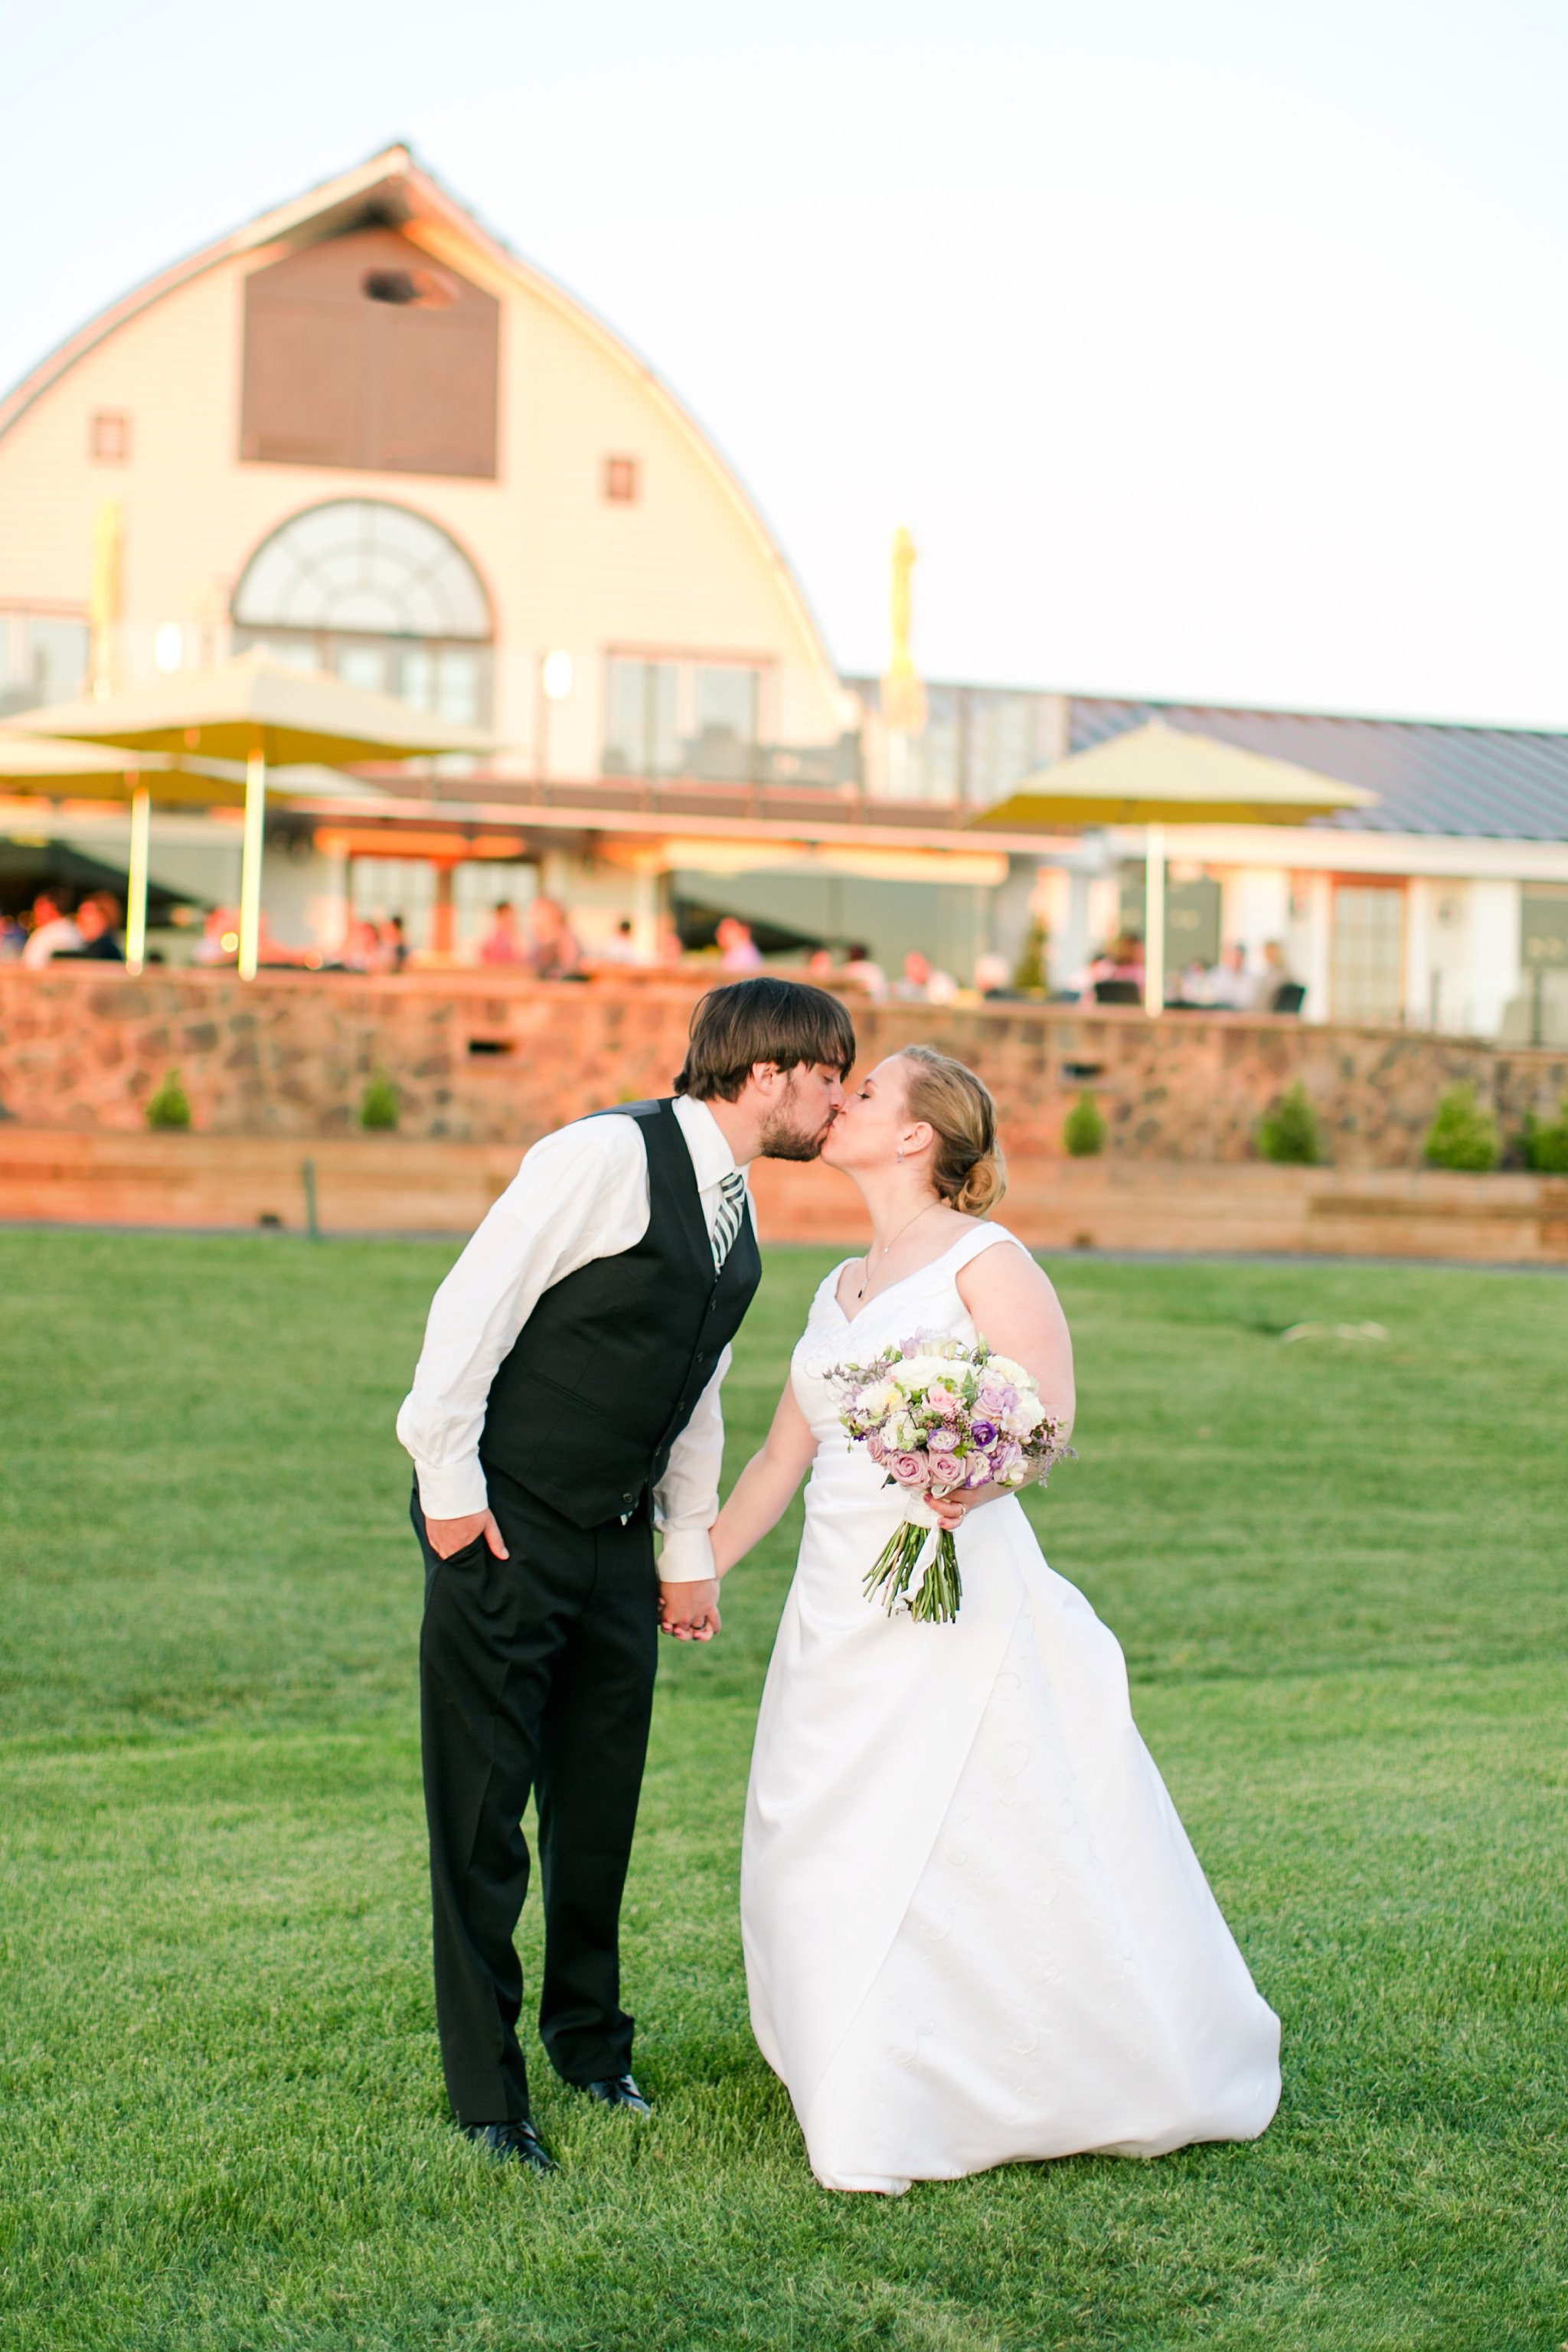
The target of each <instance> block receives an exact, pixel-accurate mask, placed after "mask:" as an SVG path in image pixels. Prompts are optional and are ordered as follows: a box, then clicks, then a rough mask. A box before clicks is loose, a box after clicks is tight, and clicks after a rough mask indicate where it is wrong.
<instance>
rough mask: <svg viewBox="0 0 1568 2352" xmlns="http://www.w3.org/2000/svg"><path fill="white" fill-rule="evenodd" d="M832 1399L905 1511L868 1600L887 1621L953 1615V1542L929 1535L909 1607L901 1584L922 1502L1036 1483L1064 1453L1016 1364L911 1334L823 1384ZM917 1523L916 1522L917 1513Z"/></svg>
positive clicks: (917, 1534)
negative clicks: (879, 1603)
mask: <svg viewBox="0 0 1568 2352" xmlns="http://www.w3.org/2000/svg"><path fill="white" fill-rule="evenodd" d="M827 1377H828V1380H829V1381H830V1383H831V1384H832V1385H833V1386H834V1387H835V1388H837V1391H838V1394H839V1398H840V1403H839V1409H838V1418H839V1420H840V1421H841V1422H842V1423H843V1424H844V1427H845V1429H846V1430H847V1432H848V1434H849V1439H850V1443H851V1444H856V1445H863V1446H864V1447H865V1448H866V1451H867V1453H868V1454H869V1455H870V1457H871V1459H872V1461H873V1462H877V1463H879V1464H881V1465H882V1467H883V1468H884V1469H885V1470H886V1472H887V1477H886V1479H885V1480H884V1482H883V1483H884V1484H885V1485H886V1486H898V1487H900V1489H901V1490H902V1492H903V1495H904V1497H905V1501H906V1504H907V1506H908V1508H907V1511H906V1516H905V1517H904V1519H903V1521H902V1524H901V1525H900V1527H899V1528H897V1529H896V1530H895V1532H894V1533H893V1534H892V1535H890V1536H889V1538H888V1540H887V1542H886V1544H885V1545H884V1546H883V1548H882V1550H881V1553H880V1556H879V1559H877V1561H876V1562H875V1564H874V1566H873V1567H872V1568H870V1569H869V1570H868V1572H867V1576H866V1597H867V1599H868V1600H869V1599H870V1598H871V1596H872V1594H873V1593H875V1592H881V1593H882V1594H883V1595H884V1601H885V1605H886V1607H887V1611H888V1613H889V1616H891V1615H892V1613H893V1612H894V1611H895V1610H896V1609H897V1608H898V1607H899V1606H900V1602H902V1603H903V1604H904V1605H905V1606H906V1607H907V1608H908V1610H909V1612H910V1616H911V1617H915V1618H918V1619H920V1620H921V1622H924V1623H926V1624H931V1625H940V1624H944V1623H949V1622H952V1619H953V1618H954V1617H956V1616H957V1614H958V1604H959V1602H960V1601H962V1600H963V1583H962V1580H960V1577H959V1573H958V1549H957V1547H956V1545H955V1544H954V1542H953V1540H952V1531H951V1530H950V1529H949V1528H940V1529H939V1530H938V1531H937V1539H936V1550H935V1554H934V1556H933V1557H932V1559H931V1561H930V1562H929V1564H928V1565H927V1567H926V1570H925V1573H924V1575H923V1576H922V1577H921V1581H920V1584H919V1586H918V1587H917V1588H916V1590H915V1591H914V1592H913V1594H912V1595H910V1598H909V1599H908V1601H905V1595H906V1594H907V1593H909V1588H910V1580H911V1579H912V1577H913V1575H914V1572H915V1570H916V1569H917V1568H918V1567H919V1566H920V1564H921V1557H922V1555H923V1553H924V1551H925V1549H926V1538H928V1536H929V1535H930V1534H931V1516H930V1514H929V1512H927V1511H925V1510H924V1508H923V1506H924V1503H925V1500H926V1498H927V1497H928V1496H943V1495H955V1494H957V1493H959V1492H960V1490H961V1489H963V1487H966V1486H990V1485H991V1484H993V1482H995V1483H997V1484H999V1485H1001V1486H1026V1485H1027V1484H1028V1483H1029V1482H1030V1481H1031V1480H1038V1481H1040V1482H1041V1483H1043V1482H1044V1480H1045V1478H1046V1475H1047V1472H1048V1471H1049V1470H1050V1468H1051V1466H1052V1465H1053V1464H1054V1463H1057V1462H1060V1461H1062V1460H1064V1459H1066V1458H1067V1457H1068V1455H1070V1454H1071V1452H1072V1448H1071V1447H1070V1446H1069V1445H1064V1444H1062V1441H1061V1423H1059V1422H1057V1421H1053V1420H1052V1419H1051V1416H1050V1415H1049V1413H1047V1411H1046V1409H1045V1407H1044V1405H1043V1404H1042V1403H1041V1402H1040V1396H1039V1391H1038V1390H1037V1388H1036V1386H1035V1383H1034V1381H1032V1380H1031V1379H1030V1377H1029V1375H1028V1373H1027V1372H1026V1370H1025V1369H1024V1367H1023V1365H1022V1364H1018V1363H1015V1362H1014V1360H1013V1359H1012V1357H1011V1356H998V1355H994V1354H993V1352H992V1350H991V1349H989V1348H988V1347H987V1346H986V1344H985V1342H984V1339H976V1340H975V1341H974V1343H973V1346H968V1345H966V1344H965V1342H964V1341H963V1340H962V1339H924V1338H922V1337H921V1336H919V1335H918V1334H917V1336H916V1337H915V1338H914V1339H905V1340H903V1341H902V1342H900V1345H899V1346H897V1347H894V1348H889V1349H886V1350H884V1352H883V1353H882V1354H881V1355H880V1356H879V1357H878V1358H877V1359H876V1360H875V1361H874V1362H872V1363H869V1364H841V1365H840V1366H838V1368H837V1370H834V1371H832V1372H830V1373H829V1374H828V1376H827ZM917 1510H918V1511H919V1512H920V1516H919V1517H916V1516H915V1513H916V1511H917Z"/></svg>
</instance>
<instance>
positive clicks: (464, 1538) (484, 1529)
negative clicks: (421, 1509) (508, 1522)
mask: <svg viewBox="0 0 1568 2352" xmlns="http://www.w3.org/2000/svg"><path fill="white" fill-rule="evenodd" d="M425 1533H426V1537H427V1538H429V1543H430V1549H431V1550H432V1551H433V1552H434V1553H435V1555H436V1557H437V1559H451V1557H452V1554H453V1553H454V1552H457V1551H461V1550H462V1549H463V1548H464V1546H465V1545H466V1544H471V1543H475V1542H477V1541H478V1539H479V1537H480V1536H483V1538H484V1539H485V1541H486V1543H488V1544H489V1548H490V1549H491V1551H493V1552H494V1554H495V1556H496V1558H497V1559H510V1558H511V1554H510V1552H509V1551H508V1549H507V1548H506V1546H505V1544H504V1543H503V1542H502V1541H501V1532H500V1528H498V1527H497V1525H496V1515H495V1513H494V1512H493V1511H469V1512H468V1513H467V1514H466V1515H465V1517H462V1518H460V1519H433V1518H431V1517H430V1516H429V1514H428V1513H426V1518H425Z"/></svg>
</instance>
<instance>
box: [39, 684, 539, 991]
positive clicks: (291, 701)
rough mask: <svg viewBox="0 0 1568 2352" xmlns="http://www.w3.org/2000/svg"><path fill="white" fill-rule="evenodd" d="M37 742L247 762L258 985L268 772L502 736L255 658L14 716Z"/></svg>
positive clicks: (468, 747)
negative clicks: (50, 739)
mask: <svg viewBox="0 0 1568 2352" xmlns="http://www.w3.org/2000/svg"><path fill="white" fill-rule="evenodd" d="M16 726H17V727H18V728H25V729H26V730H27V732H28V733H30V734H33V735H50V736H63V737H66V738H67V739H68V740H71V741H74V742H87V743H104V744H106V743H113V744H117V745H119V746H120V747H121V749H123V750H126V751H138V752H140V751H149V752H162V753H164V754H166V755H169V756H171V757H173V758H174V759H179V758H180V757H182V756H185V757H189V758H195V759H202V760H234V761H241V760H242V761H244V762H245V836H244V850H243V857H242V863H241V866H240V888H239V971H240V977H241V979H243V980H254V978H255V977H256V965H257V953H258V947H259V943H260V936H261V848H262V839H263V834H264V830H265V824H266V814H267V790H268V782H267V771H268V766H272V767H298V766H305V765H310V766H313V767H326V768H346V767H353V765H354V764H355V763H356V762H357V761H363V760H407V759H416V758H420V757H426V758H428V757H432V756H434V755H436V754H437V753H440V752H444V751H465V752H470V753H475V754H479V753H483V752H486V751H492V750H493V749H494V748H495V746H494V739H493V737H491V736H489V735H488V734H486V733H485V732H484V731H483V730H482V729H480V728H478V727H460V726H455V725H452V724H449V723H444V722H443V721H442V720H440V719H433V718H431V717H429V716H428V715H427V714H426V713H423V712H420V711H417V710H410V709H409V708H408V706H407V705H406V703H402V702H398V701H395V699H394V698H393V697H392V696H391V695H388V694H366V693H363V692H362V691H361V689H360V688H357V687H352V686H343V685H342V684H340V682H339V681H338V679H336V678H335V677H328V676H327V675H326V673H325V672H324V671H315V670H298V669H291V668H290V667H289V666H288V665H287V664H286V663H283V662H279V661H277V660H275V659H273V658H272V657H271V656H268V655H267V654H264V653H260V652H257V653H248V654H241V655H239V656H237V659H235V660H233V661H228V662H225V663H223V664H222V665H221V666H220V667H218V668H216V669H211V670H199V671H192V672H189V673H182V674H179V675H176V676H175V677H168V678H161V679H160V680H159V681H158V683H157V684H156V685H155V686H144V687H133V688H130V689H129V691H127V692H126V693H124V694H112V695H106V696H104V697H102V698H96V697H93V698H84V699H83V700H81V701H79V702H68V703H59V704H57V705H56V706H54V707H53V708H52V709H44V710H25V711H20V712H18V713H17V717H16ZM203 781H204V782H205V779H204V780H203Z"/></svg>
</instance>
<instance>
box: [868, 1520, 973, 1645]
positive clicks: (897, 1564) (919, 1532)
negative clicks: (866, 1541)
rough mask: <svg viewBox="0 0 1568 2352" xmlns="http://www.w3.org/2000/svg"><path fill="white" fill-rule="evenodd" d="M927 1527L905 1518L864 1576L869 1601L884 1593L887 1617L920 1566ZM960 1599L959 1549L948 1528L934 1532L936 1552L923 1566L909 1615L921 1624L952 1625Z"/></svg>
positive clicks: (911, 1601) (901, 1597)
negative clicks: (923, 1572)
mask: <svg viewBox="0 0 1568 2352" xmlns="http://www.w3.org/2000/svg"><path fill="white" fill-rule="evenodd" d="M930 1534H931V1529H930V1528H922V1527H916V1526H915V1525H914V1523H913V1522H912V1521H911V1520H909V1519H905V1520H904V1521H903V1522H902V1523H901V1525H900V1526H899V1527H898V1528H895V1529H894V1531H893V1533H892V1534H891V1535H890V1536H889V1538H888V1540H887V1542H886V1543H885V1544H884V1545H883V1547H882V1549H881V1552H880V1554H879V1557H878V1559H877V1561H876V1564H875V1566H874V1567H873V1568H871V1569H870V1570H868V1574H867V1577H866V1598H867V1600H868V1601H869V1600H871V1599H872V1597H873V1596H874V1595H875V1594H876V1593H878V1592H882V1593H883V1596H884V1597H883V1602H882V1605H883V1607H884V1608H885V1609H886V1611H887V1612H888V1614H889V1617H890V1616H891V1615H892V1614H893V1612H894V1611H895V1610H896V1609H897V1607H898V1605H899V1603H900V1601H901V1600H902V1599H903V1598H904V1595H905V1594H906V1593H907V1592H908V1591H909V1588H910V1579H911V1577H912V1576H913V1575H914V1572H915V1570H916V1569H917V1568H918V1567H919V1566H920V1563H921V1554H922V1552H923V1551H924V1550H925V1547H926V1538H927V1536H929V1535H930ZM962 1600H963V1579H962V1577H961V1576H960V1575H959V1573H958V1547H957V1545H956V1544H955V1543H954V1542H953V1540H952V1530H951V1528H941V1529H940V1530H939V1531H938V1533H937V1538H936V1551H935V1553H934V1555H933V1556H932V1558H931V1560H930V1561H929V1563H928V1564H927V1567H926V1571H925V1574H924V1575H923V1576H922V1577H921V1581H920V1584H919V1587H918V1589H917V1590H916V1591H915V1592H914V1593H913V1595H912V1596H911V1597H910V1604H909V1608H910V1616H911V1617H913V1618H914V1619H915V1620H916V1621H917V1622H919V1623H921V1624H922V1625H951V1624H952V1621H953V1619H954V1618H955V1617H956V1616H957V1614H958V1604H959V1602H960V1601H962Z"/></svg>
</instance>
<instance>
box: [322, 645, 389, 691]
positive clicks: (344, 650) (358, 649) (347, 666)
mask: <svg viewBox="0 0 1568 2352" xmlns="http://www.w3.org/2000/svg"><path fill="white" fill-rule="evenodd" d="M332 667H333V668H334V669H335V670H336V671H337V674H338V676H339V677H341V678H342V682H343V684H344V685H345V686H357V687H360V688H363V691H364V692H365V693H367V694H384V693H386V691H387V676H386V656H385V655H384V653H383V652H382V650H381V647H380V646H336V647H335V648H334V650H333V655H332Z"/></svg>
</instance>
